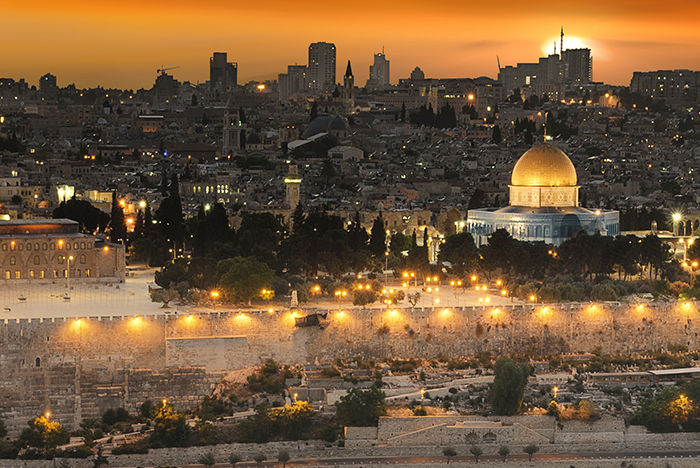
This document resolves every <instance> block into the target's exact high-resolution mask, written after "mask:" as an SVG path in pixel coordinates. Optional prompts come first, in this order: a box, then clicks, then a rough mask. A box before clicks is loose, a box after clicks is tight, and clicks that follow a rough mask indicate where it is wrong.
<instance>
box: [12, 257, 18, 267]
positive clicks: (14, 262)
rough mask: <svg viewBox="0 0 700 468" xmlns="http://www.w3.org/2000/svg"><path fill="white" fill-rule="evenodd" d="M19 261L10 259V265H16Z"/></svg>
mask: <svg viewBox="0 0 700 468" xmlns="http://www.w3.org/2000/svg"><path fill="white" fill-rule="evenodd" d="M16 264H17V259H16V258H15V257H10V265H16Z"/></svg>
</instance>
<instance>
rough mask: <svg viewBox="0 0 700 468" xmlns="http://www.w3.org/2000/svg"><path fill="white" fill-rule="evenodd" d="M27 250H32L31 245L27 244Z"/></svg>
mask: <svg viewBox="0 0 700 468" xmlns="http://www.w3.org/2000/svg"><path fill="white" fill-rule="evenodd" d="M27 250H32V243H31V242H28V243H27Z"/></svg>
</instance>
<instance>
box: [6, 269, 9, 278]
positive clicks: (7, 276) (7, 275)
mask: <svg viewBox="0 0 700 468" xmlns="http://www.w3.org/2000/svg"><path fill="white" fill-rule="evenodd" d="M5 279H10V270H5Z"/></svg>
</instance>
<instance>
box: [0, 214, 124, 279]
mask: <svg viewBox="0 0 700 468" xmlns="http://www.w3.org/2000/svg"><path fill="white" fill-rule="evenodd" d="M78 228H79V225H78V223H77V222H76V221H73V220H70V219H15V220H9V221H0V265H1V268H0V275H2V280H4V281H5V282H7V281H17V282H22V281H25V282H26V281H29V282H40V283H41V282H51V281H55V280H56V279H58V278H68V277H69V276H70V281H71V282H77V283H80V282H95V281H101V282H123V281H124V276H125V272H126V263H125V256H124V246H123V245H121V244H111V243H107V242H105V241H104V240H103V239H100V238H98V237H95V236H92V235H89V234H83V233H81V232H79V230H78Z"/></svg>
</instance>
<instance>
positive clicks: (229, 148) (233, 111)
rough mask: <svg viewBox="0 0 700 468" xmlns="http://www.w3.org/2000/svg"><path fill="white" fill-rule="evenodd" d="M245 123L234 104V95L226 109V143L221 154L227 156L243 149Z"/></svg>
mask: <svg viewBox="0 0 700 468" xmlns="http://www.w3.org/2000/svg"><path fill="white" fill-rule="evenodd" d="M244 128H245V125H244V124H243V122H241V115H240V112H239V111H238V109H237V108H236V107H235V106H234V105H233V99H232V97H229V99H228V102H227V103H226V109H225V110H224V135H223V137H224V138H223V139H224V144H223V148H222V151H221V156H222V157H223V158H226V157H227V156H231V155H232V154H233V153H234V152H236V151H237V150H239V149H241V133H242V132H243V129H244Z"/></svg>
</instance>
